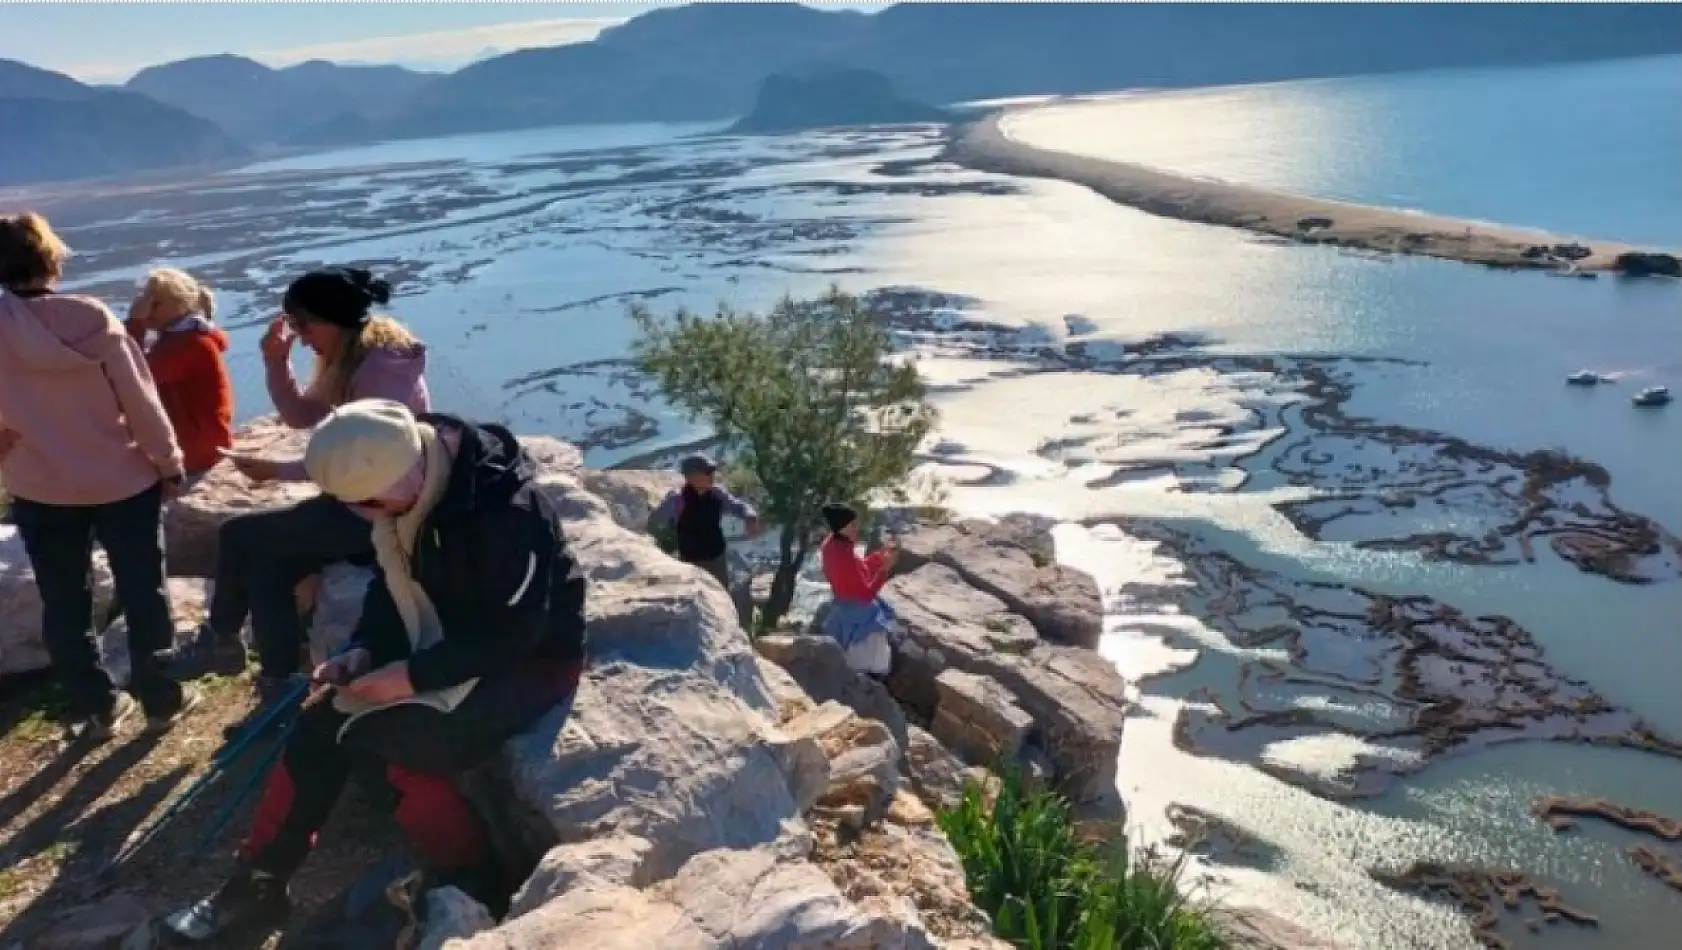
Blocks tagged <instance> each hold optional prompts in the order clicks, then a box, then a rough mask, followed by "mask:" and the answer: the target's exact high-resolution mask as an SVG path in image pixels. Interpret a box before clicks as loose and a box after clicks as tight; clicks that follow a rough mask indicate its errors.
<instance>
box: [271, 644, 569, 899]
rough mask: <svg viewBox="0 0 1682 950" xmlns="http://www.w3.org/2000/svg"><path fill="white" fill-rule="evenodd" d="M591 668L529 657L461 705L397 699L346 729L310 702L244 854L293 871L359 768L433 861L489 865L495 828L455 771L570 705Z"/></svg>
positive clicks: (326, 705)
mask: <svg viewBox="0 0 1682 950" xmlns="http://www.w3.org/2000/svg"><path fill="white" fill-rule="evenodd" d="M582 669H583V666H582V664H580V663H561V662H554V661H543V660H538V661H526V662H525V663H523V664H522V665H521V666H520V668H518V669H515V670H510V671H508V672H505V673H501V674H498V675H496V676H492V677H487V678H485V679H482V680H480V681H479V685H478V686H476V687H475V688H474V690H473V692H472V693H470V694H469V695H468V697H467V699H466V700H464V701H463V702H462V704H461V705H460V706H457V707H456V708H455V710H454V711H452V712H449V713H444V712H440V711H438V710H437V709H434V708H432V707H430V706H422V705H418V704H403V705H398V706H391V707H388V708H386V709H381V710H378V711H376V712H372V713H369V714H367V715H365V716H362V717H360V718H358V719H357V720H356V721H355V722H354V723H352V724H351V726H350V728H349V729H348V730H345V733H344V735H343V737H342V738H341V737H340V735H339V731H340V729H341V727H343V726H344V724H345V721H346V718H347V717H346V716H345V715H344V714H343V713H340V712H339V711H338V710H336V709H334V708H333V704H332V703H331V702H330V701H328V702H322V703H319V704H318V705H316V706H313V707H311V708H309V709H306V710H304V711H303V712H302V713H300V714H299V716H300V718H299V721H298V726H297V729H296V730H295V731H294V732H293V733H292V736H291V738H290V739H289V740H288V743H287V747H286V751H285V752H284V753H283V754H282V757H281V761H280V764H279V765H277V766H276V767H275V769H274V771H273V772H271V773H269V776H268V779H267V780H266V783H265V785H264V787H263V794H262V797H261V798H259V799H258V802H257V810H256V813H255V814H254V815H253V816H252V825H251V832H250V834H249V835H247V837H246V840H245V842H244V843H243V844H242V845H241V846H240V857H241V859H242V860H243V861H245V862H246V863H248V864H250V865H252V866H253V867H256V868H258V869H259V870H263V871H267V872H268V873H270V874H275V875H279V876H282V877H286V876H290V875H291V874H292V873H293V872H294V871H296V870H297V869H298V867H299V865H301V864H303V862H304V859H305V858H306V857H308V856H309V852H310V848H311V846H312V845H313V844H314V843H315V837H316V834H317V833H318V832H320V831H321V828H322V826H323V825H325V824H326V823H327V819H328V817H329V816H330V815H331V814H332V811H333V806H334V805H335V804H336V803H337V802H338V800H339V796H340V794H342V793H343V791H344V788H345V783H346V782H348V781H349V780H350V779H351V778H353V777H354V778H356V779H357V780H358V782H359V783H360V784H362V785H363V786H364V787H365V788H367V789H368V790H369V791H370V792H372V794H373V795H374V798H375V801H376V803H378V804H380V805H381V806H383V807H384V808H386V809H387V810H389V811H390V812H391V813H392V815H393V817H394V818H395V819H396V820H397V823H398V826H399V827H401V828H402V829H403V831H404V833H405V834H406V835H408V837H409V839H410V841H411V842H413V843H414V845H415V847H416V849H417V850H418V851H419V852H420V854H421V856H422V857H423V858H424V859H425V862H426V864H427V865H428V867H429V868H430V869H432V870H441V871H449V870H460V869H469V868H477V867H480V866H483V865H485V864H487V863H488V861H489V859H490V857H491V855H490V839H489V836H488V835H487V833H486V830H485V827H484V824H483V822H482V820H481V819H480V818H479V816H478V814H477V813H476V812H475V811H474V810H473V806H472V804H471V803H469V802H468V801H467V798H466V797H465V796H463V795H462V794H461V792H460V791H458V790H457V788H456V786H455V782H454V781H453V777H454V776H456V775H459V774H460V773H462V772H465V771H467V770H468V769H471V768H472V767H474V766H475V765H478V764H479V763H481V762H483V761H485V760H486V759H488V758H490V757H491V756H492V755H494V754H496V752H497V750H498V749H499V748H501V746H502V743H503V742H505V741H507V740H508V739H511V738H513V737H514V736H515V735H518V734H519V733H520V732H523V731H524V730H526V729H528V728H530V727H531V726H532V725H533V724H534V723H536V722H537V721H538V720H539V719H541V718H543V716H544V715H545V714H547V713H548V712H549V711H550V710H552V709H554V708H556V707H557V706H560V707H564V708H568V709H570V706H571V702H572V697H573V695H574V694H575V693H576V691H577V689H578V678H579V675H580V673H581V671H582Z"/></svg>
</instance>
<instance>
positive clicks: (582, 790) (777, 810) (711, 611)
mask: <svg viewBox="0 0 1682 950" xmlns="http://www.w3.org/2000/svg"><path fill="white" fill-rule="evenodd" d="M543 481H544V486H545V490H546V491H547V492H549V493H550V494H551V495H552V496H556V497H557V498H558V502H559V504H560V507H561V508H562V510H563V511H564V512H566V513H567V514H566V518H567V520H566V522H565V525H564V527H565V530H566V532H567V536H568V540H569V542H570V544H571V547H572V550H573V553H574V555H575V557H577V558H578V560H579V563H580V565H581V566H582V567H583V569H584V571H585V572H586V574H587V575H588V578H589V580H590V584H591V589H590V596H589V608H588V609H589V630H590V643H591V647H590V649H591V659H592V663H591V667H590V670H589V672H588V673H587V675H586V676H585V678H584V680H583V682H582V683H581V685H580V688H579V693H578V696H577V699H576V702H575V704H574V709H573V711H572V714H571V716H570V718H569V719H567V720H566V722H565V726H564V728H562V727H561V726H562V719H563V718H565V717H563V715H562V713H561V712H560V711H557V712H555V713H551V714H550V716H549V717H547V718H546V719H545V720H544V721H543V722H541V723H540V724H539V725H538V726H537V727H535V728H534V729H532V730H531V731H529V732H528V733H526V734H525V735H523V736H521V737H518V738H516V739H515V740H513V741H512V742H511V743H510V744H509V751H510V758H511V760H512V773H513V784H514V788H515V789H516V791H517V792H518V794H519V796H520V798H521V799H522V800H524V801H525V802H527V803H529V804H530V805H531V806H533V807H534V808H536V809H537V810H538V811H539V812H540V813H541V814H543V815H544V817H546V818H547V819H548V821H549V823H550V825H551V827H552V828H553V830H554V833H555V836H556V840H557V841H560V842H571V841H582V840H587V839H590V838H594V837H598V836H603V835H636V836H639V837H642V838H644V839H646V840H647V841H649V842H652V843H653V846H654V847H653V851H652V852H651V853H650V855H649V858H648V861H649V868H650V873H651V875H652V876H653V877H654V878H656V879H658V878H661V877H664V876H667V875H669V874H671V873H672V872H674V871H675V870H676V869H677V868H678V867H679V866H680V865H681V864H682V863H683V861H685V860H686V859H688V858H689V857H690V856H692V855H694V854H698V853H700V852H703V851H708V850H713V849H716V848H720V847H725V848H751V847H754V846H756V845H758V844H760V843H762V842H766V841H770V840H772V839H774V838H776V837H777V836H778V835H779V834H780V833H781V831H782V827H783V823H784V822H785V821H788V820H791V819H795V818H797V817H798V815H799V813H800V810H801V808H802V807H803V806H804V805H805V804H807V803H808V802H803V801H802V800H801V799H802V798H807V799H808V801H809V797H811V796H815V795H816V794H817V793H818V792H821V789H811V788H805V787H791V778H792V779H794V780H795V782H794V784H795V785H796V786H798V785H799V780H800V779H801V777H802V776H804V775H809V774H810V771H811V770H810V768H808V767H806V766H804V765H803V764H802V763H809V762H811V761H812V760H813V758H814V757H817V756H821V755H822V752H821V750H820V749H818V748H817V747H816V745H815V743H813V741H812V740H811V739H802V740H796V739H791V738H790V737H788V736H787V735H785V734H783V733H782V732H781V730H779V729H778V728H777V726H776V721H777V718H778V709H777V704H776V702H775V700H773V698H772V696H771V694H770V691H769V689H768V688H767V687H766V684H765V681H764V680H763V679H762V678H761V677H760V675H759V667H758V662H757V657H756V656H755V654H754V652H753V650H752V648H751V646H750V645H749V643H748V638H747V635H746V634H745V633H743V631H742V629H741V627H740V625H738V624H737V623H736V621H735V616H734V610H733V608H732V606H731V604H730V601H729V598H728V596H727V595H726V594H725V593H724V591H723V590H721V589H719V587H718V586H717V585H716V584H713V583H710V582H704V581H702V579H701V578H700V576H699V574H698V572H696V571H694V570H693V569H691V568H689V567H687V566H685V565H681V564H678V563H677V562H675V561H673V560H672V559H670V558H668V557H666V556H665V555H664V554H662V553H660V551H659V550H658V549H657V548H655V547H654V545H653V544H652V543H651V542H650V541H649V540H648V539H647V538H645V537H641V536H638V535H635V534H632V533H630V532H628V531H626V530H625V529H623V528H621V527H619V526H618V525H616V524H614V523H613V522H612V520H611V518H610V517H609V516H608V514H607V512H606V508H605V505H603V504H602V503H601V502H600V501H599V500H597V499H595V498H594V496H591V495H589V494H587V493H585V492H583V490H582V487H581V486H580V485H579V484H578V482H577V480H576V479H574V478H572V477H571V476H568V475H566V474H564V473H552V472H548V471H545V472H544V473H543ZM580 496H581V497H580Z"/></svg>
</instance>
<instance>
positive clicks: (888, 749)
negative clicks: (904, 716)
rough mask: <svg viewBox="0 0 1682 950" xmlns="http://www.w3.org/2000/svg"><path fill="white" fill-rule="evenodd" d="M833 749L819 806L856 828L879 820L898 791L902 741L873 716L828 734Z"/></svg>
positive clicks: (828, 741)
mask: <svg viewBox="0 0 1682 950" xmlns="http://www.w3.org/2000/svg"><path fill="white" fill-rule="evenodd" d="M825 745H826V747H827V748H826V750H825V751H828V752H830V754H831V757H830V760H829V784H828V788H827V789H826V790H825V791H824V793H823V795H822V797H820V798H819V799H818V802H817V805H818V808H819V809H821V810H822V811H824V812H826V813H828V814H830V815H834V816H836V817H837V819H838V820H839V821H840V822H841V823H843V824H847V825H851V826H853V827H855V828H864V827H867V826H870V825H874V824H876V823H877V822H878V821H880V820H881V818H882V815H883V813H884V812H886V811H887V808H888V803H889V802H891V801H893V798H894V795H895V793H897V792H898V791H899V775H900V773H899V745H898V743H896V742H894V738H893V736H892V735H889V734H888V731H887V728H886V727H884V726H883V725H882V724H881V723H879V722H876V721H875V720H873V719H855V720H854V722H853V724H851V725H850V726H849V727H845V728H843V729H841V730H837V731H836V732H834V733H831V734H830V735H829V736H827V737H826V738H825Z"/></svg>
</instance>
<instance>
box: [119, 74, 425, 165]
mask: <svg viewBox="0 0 1682 950" xmlns="http://www.w3.org/2000/svg"><path fill="white" fill-rule="evenodd" d="M434 78H436V77H435V76H433V75H431V74H428V73H418V72H414V71H412V70H408V69H404V68H403V67H401V66H339V65H335V64H333V63H327V62H322V61H320V60H312V61H310V62H307V63H299V64H298V65H296V66H288V67H286V68H284V69H272V68H270V67H268V66H264V65H263V64H262V63H259V62H256V61H255V60H250V59H246V58H245V57H243V56H231V55H219V56H199V57H195V58H193V59H183V60H180V61H177V62H173V63H165V64H163V65H161V66H152V67H149V68H147V69H143V70H141V71H140V72H139V73H137V74H135V76H134V78H133V79H130V80H129V81H128V83H127V85H126V86H125V88H127V89H129V90H130V91H133V92H139V93H143V94H145V95H147V96H150V97H151V98H153V99H156V100H158V101H159V102H163V103H167V104H169V105H172V106H175V107H176V108H178V109H181V110H183V111H186V112H190V113H192V114H193V115H196V116H199V117H200V118H203V119H208V120H210V121H212V122H214V123H216V124H217V125H219V126H221V127H222V128H223V129H226V130H227V131H228V132H229V133H230V134H232V135H233V136H235V137H236V138H238V139H240V140H241V141H243V142H245V143H246V144H248V145H268V144H274V143H280V142H285V141H287V140H289V139H292V138H293V137H294V136H296V135H297V134H298V133H300V132H302V131H303V130H305V129H309V128H312V127H315V126H319V125H322V124H323V123H324V122H328V121H330V120H334V119H337V118H338V117H340V116H342V115H344V114H346V113H349V114H353V115H360V116H363V117H365V118H369V119H374V118H379V117H382V116H384V115H386V114H387V113H389V112H391V111H392V110H393V109H395V108H396V107H397V106H398V105H399V104H400V103H402V102H404V101H406V100H407V99H408V98H409V97H411V96H413V95H414V94H415V93H416V92H419V91H420V90H421V88H423V87H424V86H426V84H427V83H429V82H431V81H432V80H433V79H434ZM364 125H366V123H364Z"/></svg>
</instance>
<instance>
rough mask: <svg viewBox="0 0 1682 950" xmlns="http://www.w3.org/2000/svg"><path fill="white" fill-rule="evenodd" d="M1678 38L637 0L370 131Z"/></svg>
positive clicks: (1604, 13) (1358, 16) (1681, 48)
mask: <svg viewBox="0 0 1682 950" xmlns="http://www.w3.org/2000/svg"><path fill="white" fill-rule="evenodd" d="M1670 52H1682V5H1678V4H1583V3H1552V4H1458V3H1457V4H1366V3H1313V4H1300V3H1299V4H1271V3H1270V4H1241V3H1219V4H1189V3H1149V4H1128V3H1033V4H1022V3H907V4H899V5H896V6H892V7H889V8H887V9H885V10H883V11H881V12H880V13H876V14H872V15H865V14H861V13H858V12H856V11H840V10H820V9H814V8H811V7H804V6H800V5H797V4H791V3H752V4H737V3H706V4H694V5H691V6H683V7H669V8H662V9H657V10H653V11H651V12H649V13H645V14H643V15H641V16H638V17H636V18H634V19H632V20H630V21H628V22H626V23H624V24H621V25H620V26H617V27H614V28H613V29H610V30H607V31H605V32H603V33H602V35H601V36H600V37H598V38H597V39H595V40H593V41H591V42H589V43H580V44H575V45H570V46H561V47H554V48H549V49H527V50H519V51H517V52H513V53H509V54H506V55H503V56H497V57H493V58H491V59H487V60H484V61H482V62H478V63H475V64H473V65H471V66H468V67H466V68H464V69H462V70H460V71H459V72H456V73H454V74H451V75H449V76H445V77H442V78H440V79H438V80H436V81H435V82H433V83H431V84H429V85H427V86H425V87H424V88H423V89H421V91H420V92H418V93H416V94H415V95H414V96H413V97H411V98H410V99H409V100H407V101H406V102H404V103H403V104H402V105H400V106H399V107H398V108H396V109H395V110H394V111H393V113H392V115H391V116H390V118H389V119H387V120H385V121H380V122H374V123H370V125H369V126H368V127H367V128H366V130H365V134H366V135H367V136H368V137H382V138H383V137H406V136H426V135H442V134H451V133H459V132H480V131H489V130H494V129H510V128H520V127H526V126H537V125H546V124H560V123H583V122H635V121H675V120H694V121H699V120H708V119H722V118H728V117H730V116H741V115H745V114H746V113H748V112H749V110H750V109H751V108H752V106H753V102H754V94H755V90H756V89H757V87H758V84H759V82H760V81H761V80H762V79H763V78H764V77H766V76H769V75H772V74H775V73H781V72H785V71H788V70H790V69H796V68H799V67H801V66H803V65H804V64H807V63H812V62H832V63H837V64H842V65H846V66H853V67H857V68H860V69H866V70H870V71H872V72H876V73H880V74H882V75H883V76H886V77H887V78H888V79H889V80H890V81H891V82H892V83H893V84H894V86H895V87H897V88H898V89H899V90H900V91H901V92H902V93H903V94H904V95H905V96H906V97H908V98H911V99H914V100H921V101H924V102H933V103H941V104H945V103H952V102H958V101H962V100H966V99H979V98H990V97H997V96H1008V95H1026V94H1034V93H1042V94H1046V93H1050V94H1055V93H1074V92H1091V91H1096V90H1104V89H1116V88H1123V87H1130V86H1190V85H1208V84H1216V83H1236V82H1257V81H1269V80H1280V79H1295V78H1308V77H1319V76H1337V75H1352V74H1359V73H1370V72H1391V71H1401V70H1413V69H1427V68H1440V67H1470V66H1495V65H1515V64H1528V63H1549V62H1564V61H1572V60H1587V59H1603V58H1610V57H1621V56H1640V55H1651V54H1658V53H1670Z"/></svg>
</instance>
